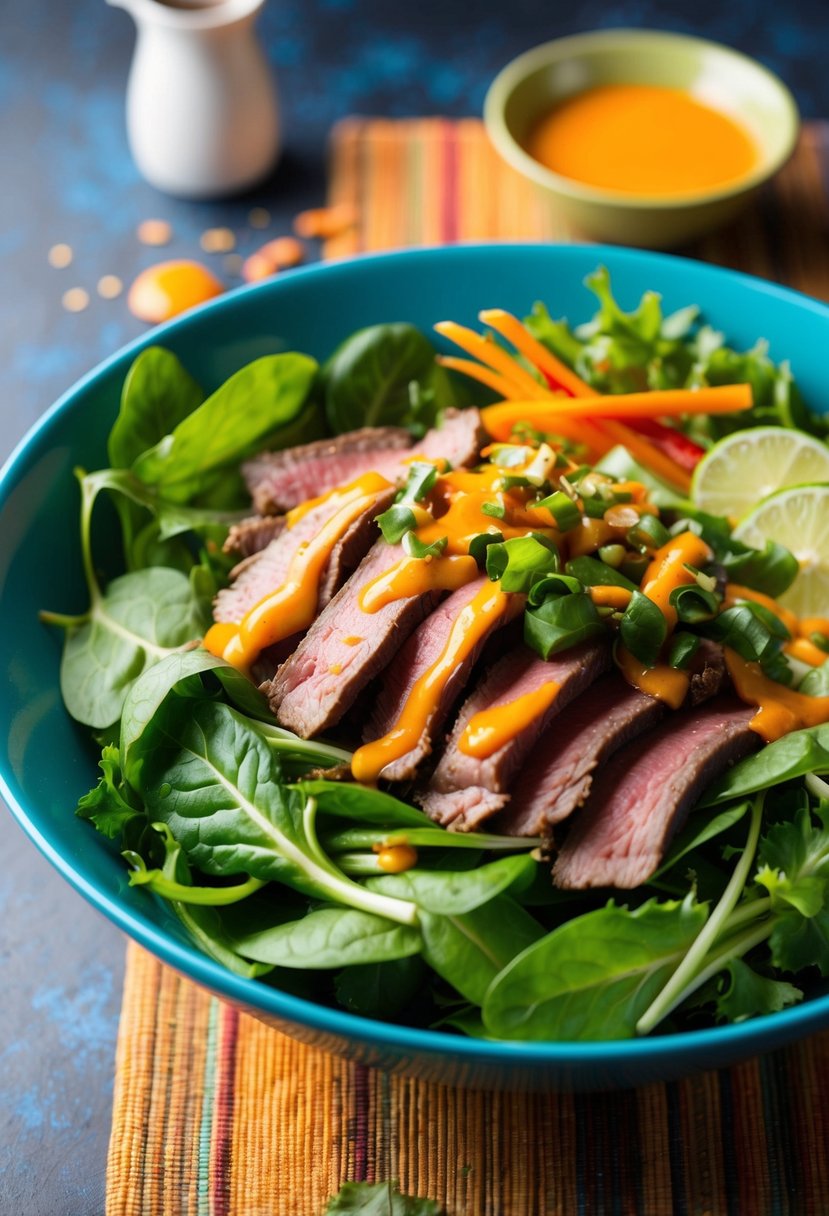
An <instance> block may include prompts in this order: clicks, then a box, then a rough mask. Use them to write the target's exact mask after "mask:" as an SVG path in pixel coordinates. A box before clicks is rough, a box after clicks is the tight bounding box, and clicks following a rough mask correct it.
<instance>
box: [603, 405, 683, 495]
mask: <svg viewBox="0 0 829 1216" xmlns="http://www.w3.org/2000/svg"><path fill="white" fill-rule="evenodd" d="M596 421H597V423H598V425H600V426H601V429H602V430H603V431H604V432H605V433H606V434H607V435H609V436H610V437H611V439H613V441H614V442H615V443H620V444H622V446H623V447H626V448H627V450H628V451H629V452H630V454H631V456H632V457H633V459H634V460H638V461H639V463H640V464H643V465H644V466H645V468H646V469H650V471H651V472H652V473H655V474H656V475H657V477H661V478H663V480H664V481H667V482H670V484H671V485H672V486H676V488H677V489H678V490H681V491H682V493H683V494H687V493H688V492H689V490H690V489H691V477H690V474H688V473H687V472H686V471H685V469H681V468H680V467H679V465H678V464H677V463H676V461H675V460H671V458H670V457H669V456H665V455H663V453H662V452H660V451H659V450H658V448H655V447H654V446H653V444H652V443H649V442H648V441H647V439H644V438H643V437H642V436H641V435H637V434H636V432H635V431H632V430H631V429H630V427H627V426H625V425H624V423H622V422H616V421H615V420H614V419H612V418H602V419H601V420H599V419H597V420H596Z"/></svg>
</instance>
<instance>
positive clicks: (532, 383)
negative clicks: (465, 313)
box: [435, 321, 550, 400]
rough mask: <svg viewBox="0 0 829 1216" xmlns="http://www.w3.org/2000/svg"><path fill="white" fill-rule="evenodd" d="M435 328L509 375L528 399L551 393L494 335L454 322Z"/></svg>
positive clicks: (462, 347) (508, 377)
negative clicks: (477, 331) (500, 344)
mask: <svg viewBox="0 0 829 1216" xmlns="http://www.w3.org/2000/svg"><path fill="white" fill-rule="evenodd" d="M435 329H436V330H437V332H438V333H439V334H442V335H443V337H444V338H448V339H449V340H450V342H454V343H455V344H456V345H457V346H460V347H461V349H462V350H465V351H466V352H467V354H470V355H474V357H475V358H476V359H480V361H481V362H482V363H485V364H486V365H487V367H491V368H492V369H493V371H496V372H500V373H501V375H503V376H506V377H507V379H508V380H510V381H511V382H512V383H513V384H514V385H515V389H516V390H518V393H520V394H521V395H522V396H524V397H525V398H526V397H529V398H531V399H533V400H538V399H539V398H542V399H543V398H546V397H549V396H550V392H549V390H548V389H546V388H544V386H543V385H541V384H539V383H538V381H537V380H536V379H535V378H534V377H533V376H531V375H530V373H529V372H528V371H527V370H526V369H525V368H523V367H522V366H521V364H520V363H518V362H516V360H515V359H513V357H512V355H510V354H509V353H508V352H507V351H505V350H504V349H503V347H501V346H499V345H498V343H497V342H494V341H493V340H492V338H482V337H481V335H480V334H476V333H475V331H474V329H467V328H466V326H465V325H458V324H457V322H455V321H439V322H438V323H437V325H436V326H435ZM511 396H512V397H515V396H516V392H515V391H513V393H512V394H511Z"/></svg>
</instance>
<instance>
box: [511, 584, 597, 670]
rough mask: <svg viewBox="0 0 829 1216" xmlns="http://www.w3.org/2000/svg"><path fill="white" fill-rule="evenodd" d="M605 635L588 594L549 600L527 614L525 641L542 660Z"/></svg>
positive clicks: (583, 593) (525, 616) (529, 609)
mask: <svg viewBox="0 0 829 1216" xmlns="http://www.w3.org/2000/svg"><path fill="white" fill-rule="evenodd" d="M604 632H605V626H604V625H603V624H602V619H601V617H600V616H599V614H598V612H597V611H596V606H595V604H594V603H593V601H592V600H591V599H590V596H589V595H587V594H586V593H585V592H583V591H582V592H577V593H576V594H574V595H559V596H550V597H549V598H548V599H546V600H545V601H544V602H543V603H542V604H539V605H538V607H537V608H527V610H526V611H525V613H524V641H525V642H526V643H527V645H528V646H529V647H530V648H531V649H532V650H534V651H535V652H536V654H540V655H541V657H542V659H549V657H550V655H553V654H558V653H559V652H560V651H562V650H568V649H569V648H570V647H571V646H577V645H578V644H579V643H580V642H585V641H587V640H588V639H589V638H594V637H600V636H602V635H603V634H604Z"/></svg>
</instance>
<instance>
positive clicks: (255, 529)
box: [222, 515, 285, 557]
mask: <svg viewBox="0 0 829 1216" xmlns="http://www.w3.org/2000/svg"><path fill="white" fill-rule="evenodd" d="M284 527H285V516H284V515H252V516H251V518H250V519H243V520H242V522H241V523H238V524H234V525H233V526H232V528H231V529H230V531H229V532H228V534H227V539H226V540H225V543H224V545H223V546H222V548H223V550H224V552H225V553H238V554H239V556H240V557H253V556H254V555H255V554H257V553H261V552H262V550H263V549H265V548H267V546H268V545H269V544H270V543H271V541H272V540H275V539H276V537H277V536H279V533H280V532H281V531H282V529H283V528H284Z"/></svg>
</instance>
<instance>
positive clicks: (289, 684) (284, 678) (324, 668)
mask: <svg viewBox="0 0 829 1216" xmlns="http://www.w3.org/2000/svg"><path fill="white" fill-rule="evenodd" d="M402 557H403V550H402V548H401V547H400V546H398V545H388V544H386V542H385V541H378V542H377V544H375V545H374V547H373V548H372V549H371V550H370V551H369V553H368V554H367V555H366V557H365V558H364V559H363V561H362V562H361V564H360V565H359V566H358V568H357V570H356V571H355V572H354V574H353V575H352V576H351V578H350V579H349V580H348V582H347V583H346V584H345V585H344V586H343V587H342V588H341V589H340V591H338V593H337V594H336V595H335V596H334V598H333V599H332V600H331V602H330V604H329V605H328V606H327V608H325V609H324V611H323V612H322V613H320V615H319V616H318V617H317V619H316V621H315V622H314V624H313V625H312V626H311V628H310V629H309V630H308V632H307V633H306V635H305V637H304V638H303V640H302V641H301V642H300V644H299V646H298V647H297V649H296V650H295V651H294V653H293V654H292V655H291V657H290V658H289V659H288V660H287V662H285V663H283V665H282V666H281V667H280V669H279V671H278V672H277V673H276V675H275V677H274V678H273V680H271V681H270V683H269V684H268V685H266V686H265V689H264V691H265V692H266V693H267V695H268V700H269V701H270V704H271V708H272V709H273V711H274V713H275V714H276V716H277V718H278V719H279V721H280V722H281V724H282V725H283V726H286V727H288V729H289V730H293V731H295V732H296V733H297V734H298V735H301V736H302V737H303V738H304V739H308V738H310V737H311V736H312V735H316V734H319V732H320V731H324V730H327V729H329V728H330V727H331V726H334V725H335V724H336V723H337V722H339V720H340V718H341V717H342V716H343V714H344V713H345V712H346V710H348V709H349V708H350V706H351V705H352V704H353V703H354V700H355V699H356V697H357V695H358V693H359V692H360V691H361V689H363V688H364V687H365V685H366V684H367V683H368V682H369V680H371V679H372V678H373V677H374V676H376V675H377V674H378V673H379V672H380V671H382V670H383V669H384V668H385V667H386V665H387V664H388V663H389V661H390V660H391V659H392V658H393V657H394V655H396V654H397V652H398V651H399V650H400V648H401V646H402V645H403V643H404V642H405V641H406V639H407V638H408V636H409V634H410V633H411V632H412V630H413V629H415V628H416V627H417V626H418V625H419V624H420V622H421V621H422V620H423V618H424V617H425V616H426V615H428V613H429V612H431V610H432V609H433V608H434V607H435V605H436V604H437V601H438V596H437V594H436V593H434V592H429V593H427V594H425V595H414V596H409V597H408V598H406V599H401V600H395V601H393V602H392V603H390V604H386V605H385V607H383V608H380V609H379V611H377V612H364V611H363V610H362V608H361V607H360V602H359V597H360V593H361V592H362V590H363V588H364V587H366V586H367V585H368V584H369V583H370V582H372V580H373V579H375V578H379V576H380V575H381V574H384V573H385V572H386V571H387V570H388V569H389V568H390V567H391V566H392V565H393V564H394V563H395V562H396V561H399V560H400V558H402Z"/></svg>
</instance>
